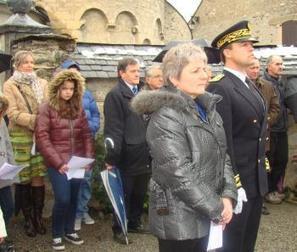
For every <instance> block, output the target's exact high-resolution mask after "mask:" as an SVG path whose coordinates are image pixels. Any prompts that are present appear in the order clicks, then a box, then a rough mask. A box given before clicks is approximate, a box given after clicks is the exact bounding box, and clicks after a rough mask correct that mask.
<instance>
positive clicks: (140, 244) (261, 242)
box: [9, 203, 297, 252]
mask: <svg viewBox="0 0 297 252" xmlns="http://www.w3.org/2000/svg"><path fill="white" fill-rule="evenodd" d="M267 206H268V208H269V210H270V211H271V214H270V215H268V216H263V218H262V221H261V227H260V232H259V235H258V240H257V247H256V251H257V252H282V251H286V252H296V251H297V236H296V231H297V225H296V223H297V205H292V204H288V203H283V204H281V205H270V204H267ZM93 216H94V215H93ZM21 222H22V220H21V219H18V220H13V221H12V223H11V226H10V227H9V231H10V234H11V235H10V236H11V239H13V240H14V241H15V245H16V249H17V251H30V252H31V251H34V252H35V251H36V252H37V251H38V252H39V251H52V249H51V247H50V241H51V237H50V232H48V233H47V235H45V236H40V235H39V236H37V237H36V238H27V237H26V236H25V235H24V234H23V232H22V225H21ZM110 223H111V221H110V216H107V217H105V219H99V218H97V220H96V224H95V225H89V226H87V225H83V226H82V231H81V232H80V235H81V237H82V238H83V239H84V240H85V244H84V245H83V246H80V247H78V246H75V245H71V244H68V243H66V251H73V252H81V251H88V252H92V251H94V252H95V251H98V252H99V251H100V252H101V251H104V252H105V251H106V252H109V251H112V252H117V251H118V252H128V251H129V252H134V251H135V252H136V251H137V252H139V251H141V252H142V251H147V252H153V251H158V249H157V241H156V239H155V238H154V237H153V236H152V235H136V234H133V235H130V238H131V239H132V240H133V243H132V244H130V245H129V246H124V245H118V244H117V243H115V242H113V241H112V233H111V229H110ZM47 225H48V230H49V231H50V221H47Z"/></svg>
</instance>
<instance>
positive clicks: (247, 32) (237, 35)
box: [217, 28, 251, 48]
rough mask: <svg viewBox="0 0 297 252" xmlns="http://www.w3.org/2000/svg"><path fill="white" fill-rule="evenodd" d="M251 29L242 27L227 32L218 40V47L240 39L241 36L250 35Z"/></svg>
mask: <svg viewBox="0 0 297 252" xmlns="http://www.w3.org/2000/svg"><path fill="white" fill-rule="evenodd" d="M250 36H251V31H250V30H249V29H248V28H245V29H240V30H237V31H234V32H231V33H228V34H226V35H225V36H224V37H222V38H221V39H220V40H219V41H218V42H217V47H218V48H221V47H222V46H223V45H225V44H230V43H232V42H234V41H236V40H240V39H241V38H245V37H250Z"/></svg>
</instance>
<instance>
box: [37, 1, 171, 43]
mask: <svg viewBox="0 0 297 252" xmlns="http://www.w3.org/2000/svg"><path fill="white" fill-rule="evenodd" d="M35 3H36V5H37V6H39V7H42V8H43V9H44V10H46V12H47V13H48V16H49V18H50V21H51V27H52V28H53V29H54V30H55V31H56V32H57V33H59V34H64V33H66V34H69V35H71V36H72V37H73V38H77V39H78V41H80V42H91V43H94V42H96V43H108V44H109V43H115V44H118V43H119V44H125V43H128V44H143V43H146V44H162V43H163V40H164V38H163V35H162V33H163V30H164V18H165V17H164V6H165V1H164V0H145V1H136V2H135V1H133V0H120V1H109V0H102V1H95V0H85V1H81V0H73V1H68V0H60V1H56V0H36V1H35Z"/></svg>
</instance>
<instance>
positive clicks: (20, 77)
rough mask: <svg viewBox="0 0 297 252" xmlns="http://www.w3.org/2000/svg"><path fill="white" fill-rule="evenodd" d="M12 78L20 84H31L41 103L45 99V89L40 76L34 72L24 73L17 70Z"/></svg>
mask: <svg viewBox="0 0 297 252" xmlns="http://www.w3.org/2000/svg"><path fill="white" fill-rule="evenodd" d="M12 79H13V80H14V81H15V82H17V83H18V84H20V85H24V84H25V85H31V86H32V90H33V92H34V95H35V98H36V100H37V102H38V104H41V102H42V100H43V91H42V89H41V86H40V83H39V80H38V77H37V75H36V74H35V73H34V72H32V73H22V72H19V71H17V70H16V71H14V73H13V75H12Z"/></svg>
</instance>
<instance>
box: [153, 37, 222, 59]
mask: <svg viewBox="0 0 297 252" xmlns="http://www.w3.org/2000/svg"><path fill="white" fill-rule="evenodd" d="M187 42H192V43H193V44H194V45H197V46H200V47H202V48H203V49H204V51H205V53H206V55H207V58H208V63H209V64H218V63H220V54H219V50H218V49H216V48H213V47H211V46H210V44H209V43H208V42H207V40H205V39H193V40H190V41H182V40H173V41H170V42H169V43H168V44H166V45H165V46H164V48H163V50H162V51H161V52H160V53H159V54H158V55H157V56H156V57H155V58H154V59H153V62H162V60H163V57H164V56H165V54H166V53H167V51H168V50H169V49H170V48H172V47H174V46H176V45H178V44H182V43H187Z"/></svg>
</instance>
